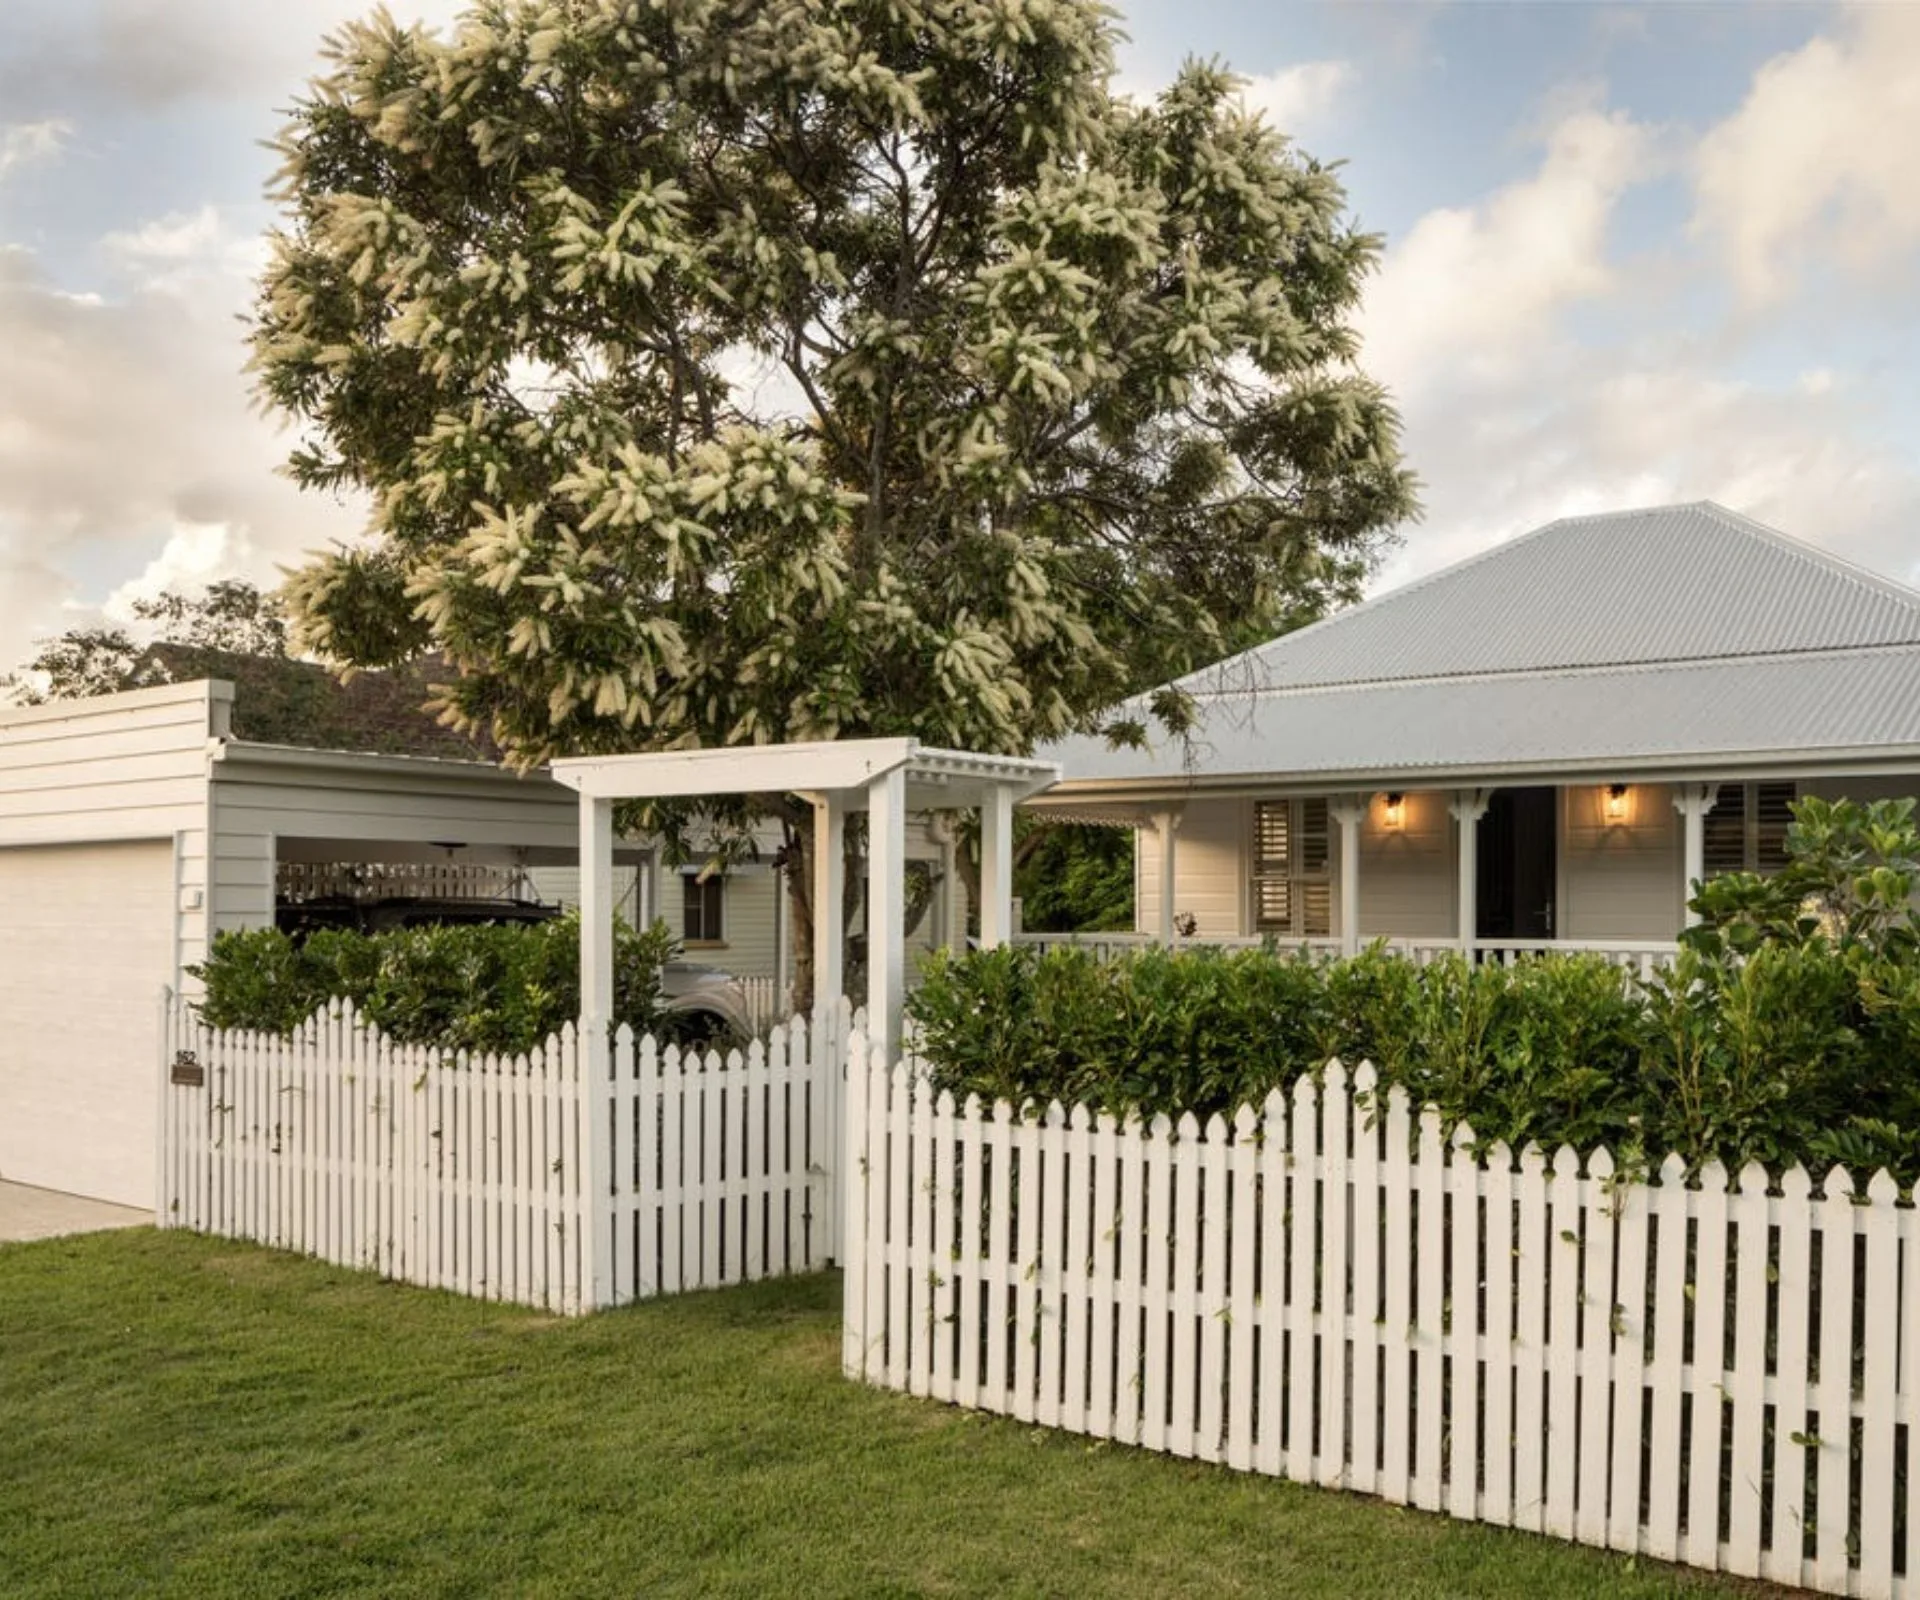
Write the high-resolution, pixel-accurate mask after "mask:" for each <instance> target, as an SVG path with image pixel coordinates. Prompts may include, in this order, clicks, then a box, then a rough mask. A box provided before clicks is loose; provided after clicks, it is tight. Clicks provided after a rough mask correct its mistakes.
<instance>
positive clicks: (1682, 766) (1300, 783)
mask: <svg viewBox="0 0 1920 1600" xmlns="http://www.w3.org/2000/svg"><path fill="white" fill-rule="evenodd" d="M1903 773H1913V774H1915V775H1916V776H1920V745H1900V746H1887V747H1884V748H1882V749H1879V750H1871V751H1861V750H1829V751H1791V750H1773V751H1730V752H1726V753H1724V754H1698V753H1695V754H1686V755H1680V756H1674V757H1670V758H1669V757H1648V756H1631V757H1600V758H1594V759H1591V760H1583V761H1578V762H1565V761H1562V762H1514V763H1509V764H1505V765H1492V766H1476V767H1395V768H1375V769H1368V770H1350V771H1328V772H1275V773H1270V774H1261V773H1232V774H1226V775H1222V776H1217V777H1216V776H1206V775H1186V776H1183V777H1181V778H1178V779H1163V778H1133V779H1106V778H1078V779H1076V778H1068V779H1065V780H1063V781H1062V782H1061V783H1060V784H1058V785H1057V786H1056V787H1054V788H1053V789H1050V790H1048V791H1047V792H1046V793H1045V794H1044V795H1040V796H1036V797H1035V798H1033V799H1031V800H1028V801H1027V802H1026V804H1027V805H1028V806H1029V807H1030V808H1032V809H1035V810H1055V809H1057V810H1063V811H1064V810H1085V809H1086V808H1087V807H1090V806H1097V805H1111V806H1120V807H1139V806H1143V805H1150V804H1153V803H1156V802H1158V803H1162V804H1164V803H1167V802H1171V801H1181V800H1193V799H1199V798H1209V799H1230V798H1234V797H1238V796H1245V795H1253V794H1325V793H1328V792H1329V791H1333V790H1381V789H1387V790H1393V789H1467V788H1482V787H1494V788H1499V787H1502V786H1507V787H1511V786H1513V785H1515V784H1519V783H1554V782H1558V781H1566V782H1570V783H1595V782H1602V783H1696V782H1697V783H1704V782H1709V781H1712V780H1715V779H1722V780H1724V779H1729V778H1742V779H1746V778H1861V777H1889V776H1899V775H1901V774H1903Z"/></svg>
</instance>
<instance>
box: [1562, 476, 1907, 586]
mask: <svg viewBox="0 0 1920 1600" xmlns="http://www.w3.org/2000/svg"><path fill="white" fill-rule="evenodd" d="M1656 511H1699V512H1702V513H1704V514H1705V515H1707V516H1711V517H1719V518H1720V519H1721V520H1722V521H1724V522H1729V523H1731V524H1732V525H1733V526H1734V528H1735V529H1737V530H1738V531H1739V532H1741V533H1746V534H1750V535H1752V536H1753V537H1755V538H1757V539H1759V540H1761V541H1763V542H1764V543H1767V544H1771V545H1774V546H1775V547H1777V548H1778V549H1780V550H1782V551H1784V552H1785V553H1786V554H1788V555H1792V556H1799V557H1800V558H1801V559H1802V560H1805V561H1810V562H1812V563H1813V564H1814V565H1816V566H1821V567H1825V568H1826V569H1827V570H1828V571H1829V572H1831V573H1832V574H1833V575H1834V576H1835V577H1836V578H1841V579H1845V580H1846V581H1848V582H1850V583H1857V584H1859V585H1860V586H1861V587H1862V588H1866V589H1872V590H1875V591H1876V592H1878V593H1880V594H1882V595H1885V596H1886V597H1887V598H1888V599H1889V600H1898V601H1900V602H1901V603H1902V604H1904V605H1910V606H1912V607H1913V608H1914V609H1915V610H1916V611H1920V589H1916V588H1915V587H1914V586H1913V585H1912V584H1907V583H1902V582H1901V581H1900V580H1899V579H1898V578H1889V577H1888V576H1887V575H1886V574H1885V573H1884V572H1875V571H1874V570H1873V569H1872V568H1871V567H1863V566H1862V565H1861V564H1860V563H1859V562H1857V561H1850V560H1848V559H1847V557H1845V556H1841V555H1835V554H1834V553H1833V552H1832V551H1831V550H1827V549H1823V548H1822V547H1821V546H1819V545H1817V544H1813V543H1811V542H1809V541H1808V540H1806V539H1802V538H1800V537H1798V536H1797V535H1795V534H1791V533H1786V532H1783V531H1782V530H1781V529H1779V528H1776V527H1774V526H1773V525H1772V524H1771V523H1768V522H1762V521H1761V520H1760V519H1759V518H1758V517H1750V516H1748V515H1747V514H1746V513H1745V512H1744V511H1735V510H1733V509H1732V508H1731V507H1729V506H1723V505H1721V504H1720V502H1719V501H1718V500H1688V501H1683V502H1682V503H1681V504H1679V505H1673V506H1652V507H1648V508H1647V510H1646V513H1645V514H1647V515H1652V514H1653V513H1654V512H1656ZM1616 514H1617V515H1623V516H1626V515H1634V514H1636V513H1631V512H1621V513H1616ZM1600 515H1605V513H1604V512H1603V513H1600Z"/></svg>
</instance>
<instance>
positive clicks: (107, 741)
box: [0, 680, 950, 1206]
mask: <svg viewBox="0 0 1920 1600" xmlns="http://www.w3.org/2000/svg"><path fill="white" fill-rule="evenodd" d="M233 709H234V691H233V688H232V686H231V685H229V684H227V683H224V682H220V681H207V680H202V681H199V682H194V683H184V684H175V685H165V686H161V687H157V688H150V689H138V690H133V691H130V692H127V693H124V694H116V695H105V696H101V697H99V698H97V699H90V700H70V701H57V702H54V703H51V704H48V705H44V706H35V707H28V708H20V709H10V710H6V711H0V1179H6V1180H9V1181H13V1182H19V1183H27V1184H33V1185H37V1186H39V1187H43V1188H50V1189H59V1190H65V1191H67V1192H70V1193H75V1194H83V1195H90V1196H94V1197H97V1198H100V1199H105V1200H113V1201H118V1202H122V1203H125V1204H129V1205H136V1206H148V1205H151V1204H152V1202H153V1193H154V1160H155V1147H156V1139H157V1126H156V1111H157V1107H158V1104H159V1094H158V1085H159V1073H160V1062H159V1001H160V991H161V987H162V985H164V984H172V985H174V986H179V985H180V984H181V983H182V981H183V976H184V974H185V969H186V968H187V967H189V966H191V965H192V964H194V963H196V962H198V961H199V960H201V959H202V958H203V956H204V955H205V953H206V950H207V947H208V944H209V942H210V940H211V938H212V936H213V935H214V934H215V933H217V932H220V931H222V930H225V929H243V928H257V927H270V926H272V925H273V923H274V920H275V912H276V907H277V906H279V905H280V904H282V903H285V902H286V901H288V900H289V899H290V898H297V897H299V896H301V895H303V894H309V893H313V892H316V891H318V892H324V890H325V889H326V887H327V886H328V883H329V881H330V880H331V879H332V878H334V877H336V876H338V875H342V874H345V875H349V876H350V875H353V874H355V873H356V872H364V871H367V870H373V871H377V872H379V873H383V874H386V875H387V876H388V877H390V878H391V879H392V880H394V881H396V882H397V881H401V880H404V879H406V878H407V877H408V876H409V875H413V876H416V877H419V878H423V879H425V880H426V881H427V882H428V883H429V884H430V885H431V884H432V883H434V882H435V881H436V880H438V881H443V882H445V883H447V884H451V885H456V886H459V885H462V884H463V882H464V884H465V885H466V886H468V887H469V888H470V887H471V885H473V884H475V883H485V882H487V881H489V880H493V881H500V880H503V879H504V880H507V881H512V880H514V879H519V880H522V881H530V882H532V884H533V885H534V886H535V887H536V888H540V887H542V880H544V889H545V898H547V899H549V900H550V901H551V900H560V901H564V900H566V899H567V898H569V896H571V895H572V894H574V893H575V892H577V882H578V872H577V863H578V859H579V802H578V797H577V796H576V795H575V794H574V793H573V792H572V791H571V790H569V789H566V788H563V787H561V786H560V785H559V784H557V783H555V782H554V781H553V780H552V779H551V778H550V777H548V776H546V775H545V774H544V773H535V774H530V775H527V776H518V775H516V774H514V773H512V772H510V771H507V770H506V769H504V768H502V767H499V766H497V765H494V764H492V763H490V762H486V761H463V760H456V759H448V758H444V757H430V756H408V755H373V754H367V753H365V752H354V751H338V750H310V749H302V748H295V747H292V746H287V745H278V744H265V743H256V742H251V741H248V740H245V739H239V738H235V737H234V736H233V733H232V713H233ZM908 848H909V853H918V854H920V855H923V856H931V857H934V858H936V859H937V857H938V853H939V847H938V846H937V845H935V844H933V843H932V842H930V841H929V840H928V839H927V837H926V834H925V830H924V829H923V828H922V829H916V830H913V831H910V834H909V840H908ZM616 876H617V878H618V880H619V881H620V883H621V885H622V887H623V888H624V890H625V894H626V905H625V907H624V908H623V909H624V910H625V911H626V912H627V913H628V914H629V915H630V916H635V917H638V918H639V919H642V920H652V917H653V916H654V915H655V914H656V910H655V908H657V910H658V914H659V915H662V916H664V917H665V918H666V920H667V922H668V925H669V927H671V928H672V929H673V931H674V932H675V933H676V934H677V935H680V936H682V937H684V938H685V940H686V942H687V944H688V945H689V947H690V948H689V957H690V958H691V959H696V960H699V961H701V962H705V963H709V964H712V965H716V966H721V967H723V968H726V969H727V970H730V971H733V972H736V973H738V974H740V975H742V976H748V977H761V978H766V979H769V980H779V979H781V978H783V976H784V972H785V969H786V967H787V966H788V965H789V959H790V958H789V952H788V951H787V950H786V948H785V943H786V940H785V924H784V917H783V915H782V907H783V902H784V898H785V897H784V896H782V895H779V894H778V893H776V885H777V880H776V878H775V875H774V873H773V872H772V870H771V868H770V867H768V866H766V865H765V864H764V863H763V864H760V865H757V866H754V865H748V866H743V867H742V868H740V869H739V870H738V871H735V872H732V873H730V874H729V875H728V876H726V877H725V878H708V879H705V880H702V879H700V878H699V876H698V873H697V870H696V869H688V870H687V871H686V872H680V871H678V870H676V869H668V868H665V867H664V866H662V865H661V864H660V862H659V859H658V852H657V851H656V850H655V849H653V848H652V847H651V846H650V845H649V844H648V843H647V842H645V841H628V842H627V843H625V844H624V845H623V846H622V847H621V849H620V850H619V851H618V852H617V854H616ZM949 921H950V918H949V916H948V915H947V914H946V913H945V911H944V909H941V908H936V911H935V914H934V915H932V916H930V917H928V918H927V919H926V925H925V926H924V927H923V929H922V930H921V932H920V935H919V942H920V943H922V944H924V943H925V942H926V941H927V940H928V939H930V938H932V937H934V936H935V935H934V929H936V928H938V927H944V926H946V925H947V924H948V922H949Z"/></svg>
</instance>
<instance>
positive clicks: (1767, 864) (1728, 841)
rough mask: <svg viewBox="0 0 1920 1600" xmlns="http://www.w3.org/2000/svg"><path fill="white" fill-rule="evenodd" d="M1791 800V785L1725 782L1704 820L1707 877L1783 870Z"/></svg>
mask: <svg viewBox="0 0 1920 1600" xmlns="http://www.w3.org/2000/svg"><path fill="white" fill-rule="evenodd" d="M1793 801H1794V788H1793V784H1792V783H1791V782H1781V783H1723V784H1721V785H1720V792H1719V796H1718V798H1717V799H1716V800H1715V801H1714V803H1713V809H1712V810H1711V811H1709V812H1708V813H1707V814H1706V816H1705V817H1704V818H1703V819H1702V840H1701V842H1702V844H1703V846H1704V848H1705V857H1704V864H1705V866H1706V869H1707V876H1708V877H1712V876H1713V875H1714V874H1715V873H1720V872H1778V871H1779V870H1780V868H1782V867H1784V866H1785V865H1786V864H1787V829H1788V827H1789V826H1790V825H1791V824H1792V822H1793Z"/></svg>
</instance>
